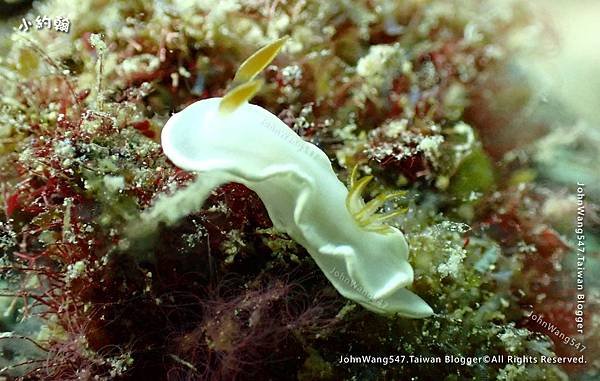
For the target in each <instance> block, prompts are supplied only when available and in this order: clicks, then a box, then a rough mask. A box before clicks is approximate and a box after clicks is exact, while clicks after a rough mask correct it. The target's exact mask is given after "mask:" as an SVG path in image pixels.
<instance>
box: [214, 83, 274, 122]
mask: <svg viewBox="0 0 600 381" xmlns="http://www.w3.org/2000/svg"><path fill="white" fill-rule="evenodd" d="M264 82H265V81H263V80H262V79H255V80H254V81H250V82H246V83H244V84H241V85H239V86H238V87H236V88H235V89H233V90H231V91H230V92H228V93H227V94H226V95H225V96H224V97H223V99H221V102H219V112H220V113H221V114H229V113H231V112H233V111H235V110H236V109H237V108H238V107H240V106H241V105H242V104H243V103H245V102H247V101H249V100H250V99H252V97H253V96H254V95H255V94H256V93H257V92H258V91H259V90H260V89H261V87H262V86H263V84H264Z"/></svg>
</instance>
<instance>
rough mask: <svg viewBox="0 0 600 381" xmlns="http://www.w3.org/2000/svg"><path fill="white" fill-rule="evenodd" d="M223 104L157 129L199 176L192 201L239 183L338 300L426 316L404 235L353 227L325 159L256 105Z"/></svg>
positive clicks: (202, 107)
mask: <svg viewBox="0 0 600 381" xmlns="http://www.w3.org/2000/svg"><path fill="white" fill-rule="evenodd" d="M221 100H222V98H210V99H205V100H201V101H198V102H196V103H193V104H192V105H190V106H188V107H187V108H185V109H184V110H182V111H181V112H179V113H177V114H174V115H173V116H172V117H171V118H170V119H169V120H168V122H167V123H166V125H165V127H164V128H163V130H162V136H161V140H162V147H163V151H164V153H165V154H166V155H167V157H169V159H170V160H171V161H172V162H173V163H174V164H175V165H177V166H178V167H180V168H182V169H185V170H189V171H196V172H200V175H199V179H198V180H197V181H198V182H199V184H200V187H199V189H201V191H199V192H198V194H197V197H202V198H203V199H202V200H201V201H202V202H203V201H204V199H206V197H208V196H209V195H210V192H211V191H212V190H213V189H214V188H215V187H217V186H219V185H221V184H225V183H228V182H237V183H241V184H244V185H245V186H247V187H248V188H250V189H252V190H253V191H254V192H256V193H257V194H258V196H259V197H260V198H261V200H262V201H263V202H264V204H265V207H266V209H267V212H268V213H269V216H270V218H271V220H272V222H273V224H274V226H275V227H276V228H277V229H278V230H280V231H283V232H286V233H287V234H288V235H289V236H290V237H292V238H293V239H294V240H295V241H296V242H298V243H299V244H300V245H302V246H303V247H304V248H305V249H306V250H307V251H308V252H309V253H310V255H311V256H312V258H313V259H314V260H315V262H316V263H317V264H318V266H319V267H320V268H321V270H322V271H323V272H324V274H325V275H326V276H327V278H328V279H329V281H330V282H331V283H332V284H333V285H334V286H335V288H336V289H337V290H338V291H339V292H340V293H341V294H342V295H343V296H344V297H346V298H348V299H351V300H353V301H355V302H357V303H359V304H361V305H363V306H364V307H366V308H367V309H369V310H372V311H374V312H378V313H398V314H400V315H403V316H407V317H425V316H429V315H431V314H432V313H433V311H432V310H431V308H430V307H429V305H427V303H425V302H424V301H423V300H422V299H421V298H419V297H418V296H417V295H415V294H414V293H412V292H410V291H409V290H407V289H406V288H405V287H406V286H408V285H410V284H411V283H412V281H413V270H412V268H411V266H410V264H409V263H408V262H407V257H408V245H407V243H406V240H405V238H404V236H403V234H402V233H401V232H400V231H399V230H398V229H395V228H393V227H390V231H388V232H387V233H385V234H384V233H379V232H371V231H368V230H365V229H364V228H363V227H361V226H360V225H359V224H357V222H356V221H355V219H354V218H353V216H352V215H351V213H350V212H349V211H348V209H347V207H346V204H345V203H346V198H347V196H348V189H347V188H346V187H345V186H344V184H343V183H342V182H341V181H340V180H338V178H337V176H336V174H335V172H334V171H333V168H332V166H331V163H330V161H329V158H328V157H327V155H326V154H325V153H324V152H323V151H321V150H320V149H319V148H318V147H316V146H315V145H313V144H311V143H309V142H306V141H304V140H303V139H302V138H300V137H299V136H298V135H296V134H295V133H294V132H293V131H292V130H291V129H290V128H289V127H288V126H287V125H285V124H284V123H283V122H282V121H281V120H279V119H278V118H277V117H276V116H275V115H273V114H271V113H270V112H269V111H267V110H265V109H263V108H262V107H259V106H256V105H252V104H249V103H244V104H242V105H241V106H239V107H238V108H237V109H235V110H234V111H233V112H230V113H226V114H224V113H222V112H220V111H219V104H220V102H221ZM202 183H204V184H206V186H205V187H202Z"/></svg>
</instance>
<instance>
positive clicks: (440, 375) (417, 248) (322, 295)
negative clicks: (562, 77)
mask: <svg viewBox="0 0 600 381" xmlns="http://www.w3.org/2000/svg"><path fill="white" fill-rule="evenodd" d="M38 15H48V16H49V17H54V16H60V15H63V16H68V17H69V18H70V20H71V29H70V32H69V33H62V32H56V31H50V30H36V29H35V28H32V29H31V30H30V31H29V32H17V31H15V32H11V34H10V35H9V37H7V38H6V39H4V40H3V41H2V44H1V45H0V50H1V51H2V53H3V54H2V59H1V61H0V77H2V86H1V87H0V94H1V96H0V103H1V105H2V112H1V113H0V205H1V206H2V208H1V209H0V288H1V295H0V308H2V315H1V318H0V329H1V330H2V332H3V333H1V334H0V349H1V350H0V352H2V358H1V359H0V378H1V377H2V376H4V375H5V374H7V375H8V377H21V378H22V379H24V380H35V379H39V380H80V379H98V380H139V379H144V380H146V379H147V380H154V379H158V380H180V379H201V380H268V379H278V380H302V381H307V380H352V379H354V380H384V379H392V380H396V379H401V380H404V379H412V380H449V381H451V380H460V379H475V380H494V379H496V380H540V379H545V380H564V379H567V378H571V379H574V380H578V379H580V380H583V379H586V377H587V379H594V377H596V375H597V373H595V372H597V367H598V366H597V365H598V364H592V361H593V358H594V357H593V353H596V352H594V351H597V343H598V342H600V340H598V337H599V331H598V326H597V322H595V321H593V320H592V319H588V320H586V331H585V336H584V337H578V336H577V332H575V331H574V330H573V327H572V325H571V322H570V321H569V319H568V317H569V316H570V311H573V309H574V304H573V301H574V300H575V299H574V297H573V295H572V292H571V291H569V290H570V289H569V288H568V287H565V285H566V284H568V282H569V279H572V278H569V277H570V276H572V274H573V273H572V269H569V268H568V266H569V250H570V247H571V244H572V242H571V241H569V236H568V234H569V228H568V227H567V228H565V227H564V226H562V225H561V224H556V223H555V221H556V220H557V218H556V216H557V215H558V216H564V215H565V213H566V212H565V210H567V209H568V207H566V206H565V205H571V204H572V203H571V202H570V198H569V197H567V194H568V192H567V191H565V189H564V188H563V186H564V185H561V184H557V183H554V182H552V181H545V182H544V183H543V184H542V183H541V182H538V181H537V180H536V179H535V174H536V173H538V174H539V176H540V177H542V178H544V177H543V176H545V174H544V172H543V168H545V167H548V166H549V165H550V164H549V163H548V162H547V160H542V159H543V158H542V157H538V156H539V155H538V153H543V151H542V150H537V148H534V147H536V146H537V145H538V144H542V143H541V142H542V141H540V142H536V144H535V145H531V143H532V142H533V140H534V139H533V138H534V137H539V136H543V135H545V134H547V132H548V130H549V127H551V126H553V125H554V124H555V123H557V122H556V121H554V120H549V119H544V118H542V117H537V116H536V117H533V116H532V115H531V113H528V110H527V109H526V105H527V104H528V101H529V99H530V98H531V97H532V96H534V94H535V89H533V88H531V87H530V86H529V84H528V83H527V81H524V80H523V79H522V78H520V77H518V76H517V74H518V68H515V66H514V64H513V62H512V60H511V57H512V56H513V55H515V54H517V53H518V51H519V49H521V47H520V46H519V45H517V42H519V39H518V38H516V36H519V35H520V34H522V33H524V32H525V31H531V30H534V29H535V28H531V25H534V26H535V21H534V20H535V15H534V14H532V13H531V12H530V11H528V9H527V7H525V6H524V4H523V2H521V1H491V0H452V1H442V0H407V1H402V2H397V1H391V0H377V1H363V0H359V1H352V2H349V1H343V0H339V1H338V0H334V1H314V0H307V1H304V0H302V1H295V0H291V1H274V2H271V1H243V0H240V1H238V0H226V1H210V0H208V1H171V0H165V1H127V2H124V1H112V0H84V1H79V2H72V1H66V0H50V1H46V2H35V3H34V5H33V8H32V9H31V11H30V12H29V13H28V14H26V15H22V16H18V17H16V18H13V19H10V22H13V21H14V25H18V24H19V23H20V21H21V17H26V18H30V19H35V17H36V16H38ZM532 23H533V24H532ZM285 35H288V36H289V39H288V40H287V42H286V44H285V46H283V45H282V46H280V47H281V48H282V49H281V52H280V53H279V54H278V55H277V57H275V58H274V60H273V61H272V62H271V63H268V64H267V62H268V61H270V59H265V60H259V61H260V62H262V63H263V64H265V65H266V67H264V68H263V67H260V69H264V70H263V73H264V75H262V76H261V77H262V78H261V79H256V77H255V74H256V73H257V72H258V71H259V70H258V69H259V68H258V66H264V65H258V66H253V65H250V66H245V65H244V66H242V68H241V69H240V70H239V72H238V73H239V74H238V75H237V77H236V74H235V72H236V68H237V67H238V66H239V64H240V62H243V61H244V59H245V58H246V57H248V56H250V55H251V54H252V53H253V52H256V51H257V50H258V49H259V48H260V47H262V46H265V45H267V44H269V42H271V41H275V40H277V39H278V38H279V37H281V36H285ZM521 40H522V39H521ZM282 41H283V40H282ZM275 47H277V46H275ZM276 50H277V49H273V50H272V51H266V53H265V57H266V58H270V56H272V55H274V52H275V51H276ZM262 52H263V53H264V52H265V51H262ZM263 58H264V57H263ZM254 93H255V94H254ZM227 94H234V95H236V96H231V95H230V96H229V97H228V98H227V99H228V100H229V102H226V103H225V104H224V105H222V110H221V112H223V113H224V114H222V115H227V112H229V114H228V116H219V115H220V114H219V113H220V111H219V108H220V104H221V103H220V101H219V100H220V99H223V98H224V97H227ZM252 94H254V97H253V100H252V103H253V104H254V105H248V104H244V105H242V106H240V107H239V108H237V109H236V106H237V105H239V100H240V99H246V98H247V97H248V96H250V95H252ZM234 110H235V111H234ZM266 110H268V112H267V111H266ZM209 111H210V112H209ZM211 112H214V113H215V114H214V115H213V116H211V115H210V113H211ZM196 113H198V114H196ZM173 114H174V116H172V115H173ZM196 115H199V117H201V118H206V119H210V118H211V117H215V118H216V119H215V120H219V123H218V125H214V126H213V125H210V123H202V120H199V119H195V118H198V117H197V116H196ZM215 115H216V116H215ZM257 116H260V117H264V118H265V119H266V120H267V121H269V122H272V123H273V124H274V127H273V129H272V130H269V129H268V128H265V129H264V130H260V129H257V128H255V127H256V126H255V125H254V124H253V123H246V122H249V121H252V122H260V121H261V120H260V119H256V118H257ZM228 117H229V118H230V119H229V120H230V121H231V123H229V122H225V123H222V124H221V123H220V121H222V120H227V118H228ZM242 122H243V123H242ZM244 123H246V127H247V128H246V129H244V128H243V127H244V126H243V124H244ZM165 125H166V127H164V129H163V126H165ZM188 127H189V131H190V133H192V134H193V136H199V135H200V134H202V138H203V139H194V138H193V137H192V138H189V136H187V135H185V134H183V135H181V134H179V132H181V131H183V130H185V132H186V133H187V132H188ZM192 127H193V128H192ZM180 129H181V131H180ZM204 129H206V131H205V130H204ZM269 131H270V132H269ZM213 134H214V135H213ZM217 138H219V139H220V140H219V141H217V140H216V139H217ZM210 139H213V140H212V141H211V140H210ZM163 147H164V151H163ZM185 147H187V148H185ZM211 147H219V148H220V149H222V150H224V151H223V152H234V151H235V156H234V157H232V156H223V155H222V154H220V153H219V152H216V150H215V148H211ZM232 147H234V148H235V150H234V149H232ZM290 147H292V149H291V150H290ZM294 147H295V148H294ZM184 148H185V149H184ZM532 151H533V152H534V153H535V154H534V155H533V158H532V160H529V159H528V158H527V156H528V154H529V153H531V152H532ZM240 152H241V153H243V155H240ZM569 157H570V156H569ZM210 158H219V159H220V160H222V161H221V162H220V163H217V162H211V161H210ZM273 159H276V160H273ZM269 160H270V162H269V166H267V168H274V167H277V166H279V167H281V166H282V164H277V163H285V164H284V166H288V168H289V167H290V166H292V167H293V166H295V168H294V170H293V171H287V170H286V171H281V173H288V172H289V173H295V174H299V175H301V176H302V180H300V179H299V180H297V181H296V180H293V179H292V180H290V179H285V180H284V178H283V177H282V178H281V179H278V180H277V181H278V183H277V184H276V186H275V185H271V184H274V183H268V185H265V186H264V187H261V186H260V185H258V184H259V183H258V182H256V181H254V180H257V179H256V178H250V177H251V176H249V175H250V174H252V175H255V174H262V172H261V171H260V170H259V168H253V166H258V165H259V164H260V163H264V161H269ZM242 161H243V162H242ZM541 162H543V163H544V165H543V166H542V165H538V163H541ZM200 164H202V166H201V165H200ZM229 164H231V165H229ZM225 167H227V169H228V170H230V172H232V173H233V174H235V176H229V175H227V176H224V175H223V177H217V178H214V177H213V179H212V180H211V174H210V173H209V172H210V170H211V169H213V168H219V169H223V168H225ZM181 168H184V169H188V170H190V171H186V170H182V169H181ZM233 168H242V169H243V171H238V172H237V173H235V172H234V171H233ZM250 169H252V171H250ZM254 169H256V170H254ZM196 171H200V173H196ZM220 173H221V174H222V173H223V172H220ZM556 175H557V174H556V173H554V172H553V173H551V174H550V175H548V177H547V178H549V179H553V178H557V177H556ZM304 179H306V180H304ZM338 179H339V180H338ZM317 180H318V181H317ZM211 181H212V183H210V182H211ZM230 181H233V182H230ZM342 181H346V183H347V184H346V185H344V184H343V183H342ZM321 182H323V185H322V186H321V185H318V184H321ZM313 183H314V185H312V184H313ZM244 184H245V185H244ZM265 184H267V183H265ZM307 184H310V186H307ZM246 185H247V186H246ZM303 188H306V189H308V190H311V191H316V192H318V194H319V197H317V198H316V199H315V198H312V197H310V200H311V202H307V203H305V204H304V205H305V206H306V207H307V208H314V210H310V211H309V212H310V214H311V215H312V216H315V221H312V220H311V221H310V223H309V224H308V225H306V226H301V227H300V226H299V225H302V224H303V223H304V221H305V220H303V218H301V217H302V216H298V218H295V217H296V216H294V211H295V210H301V209H296V208H295V206H296V205H299V203H298V200H300V201H301V199H298V198H297V197H296V196H299V195H302V190H303ZM211 191H212V192H211ZM198 192H202V193H203V194H204V196H205V197H200V196H201V195H199V194H198ZM306 195H307V196H306V197H308V195H309V194H308V193H306ZM205 198H206V199H205ZM276 201H277V202H276ZM587 202H588V203H589V205H590V207H589V210H594V204H595V203H597V199H596V198H593V197H590V198H589V199H588V200H587ZM316 217H319V218H316ZM321 217H322V218H321ZM316 220H320V221H316ZM563 220H564V218H563ZM306 221H308V220H306ZM327 221H329V223H324V222H327ZM563 222H564V221H563ZM337 225H340V226H337ZM348 227H351V230H349V231H352V232H356V234H355V235H354V234H351V237H347V236H346V235H344V236H343V237H340V236H338V234H339V232H345V231H346V229H348ZM311 228H312V229H314V231H310V229H311ZM587 228H588V229H589V231H590V232H594V231H597V230H598V225H597V222H594V220H593V219H591V221H590V222H589V223H588V224H587ZM400 232H402V233H400ZM590 235H591V234H590ZM361 237H366V238H364V239H361ZM321 239H322V242H319V240H321ZM386 240H389V245H392V247H391V248H390V249H389V250H386V249H385V245H386V242H385V241H386ZM405 240H406V244H407V245H405ZM332 242H333V243H335V244H338V243H339V244H340V245H339V246H336V245H333V246H330V247H331V249H332V251H335V250H339V249H340V248H342V249H341V250H342V252H343V253H342V254H343V255H348V254H349V253H350V249H352V248H354V249H356V248H360V249H357V250H356V252H357V253H360V255H361V256H360V257H359V256H358V255H357V256H356V258H358V262H356V263H357V264H358V265H359V267H360V268H356V272H354V270H353V269H351V270H352V272H351V271H349V272H348V279H349V280H356V281H357V284H361V285H362V286H364V287H365V289H367V290H369V292H373V293H374V295H375V294H377V293H378V292H379V291H380V290H385V289H386V286H385V285H383V284H379V283H377V282H373V281H372V280H373V279H379V278H374V277H372V275H373V274H374V273H376V272H378V271H380V269H381V268H383V270H381V271H382V272H383V273H384V274H386V277H383V278H381V279H389V278H390V277H393V275H394V274H396V273H395V272H394V271H395V270H394V269H393V268H392V267H394V268H396V266H399V267H400V268H401V269H402V270H401V271H400V272H399V273H400V275H401V279H400V281H397V282H392V283H393V287H390V288H388V290H389V291H390V292H391V291H392V290H393V291H394V292H400V293H407V292H408V291H407V290H406V289H404V288H402V287H400V288H398V286H400V285H402V286H408V285H410V288H411V291H412V292H414V293H415V294H416V295H419V297H420V298H422V299H423V302H421V303H422V304H421V307H423V308H424V307H425V306H427V305H429V306H431V309H432V310H433V311H435V314H434V315H432V316H430V317H427V318H424V319H407V318H405V317H403V316H398V315H397V314H379V313H373V312H372V311H370V310H369V309H368V308H371V309H376V310H377V305H376V304H374V303H371V302H370V301H369V300H368V298H369V297H370V296H366V295H362V294H361V293H360V292H359V291H358V290H353V289H351V288H349V286H348V285H344V284H340V282H341V280H336V279H335V276H334V275H332V274H331V273H330V272H329V269H328V267H327V266H328V264H326V265H325V268H324V270H325V271H321V269H320V267H319V266H320V265H323V264H324V263H325V262H322V261H323V260H324V259H322V258H327V257H326V256H324V255H322V254H321V252H320V251H319V250H321V248H327V247H328V244H331V243H332ZM347 242H351V243H352V244H351V245H347V246H348V247H347V248H344V246H343V244H344V243H347ZM589 242H592V240H590V241H589ZM371 245H373V246H374V247H375V246H377V248H379V249H381V252H377V251H372V250H373V248H371V247H370V246H371ZM333 249H335V250H333ZM393 253H396V256H393V255H391V254H393ZM363 254H365V255H363ZM313 257H314V258H313ZM595 257H597V248H594V247H593V245H592V244H591V243H590V248H589V254H588V260H589V261H593V260H594V258H595ZM392 258H393V259H392ZM319 261H321V262H319ZM382 261H385V262H382ZM334 265H335V266H336V269H338V271H339V273H340V274H343V275H345V273H344V272H343V271H344V269H345V268H344V266H345V263H344V260H340V262H339V263H337V262H336V263H334ZM569 271H571V272H569ZM365 274H366V275H365ZM413 275H414V276H413ZM328 277H329V278H328ZM332 277H333V278H332ZM411 280H412V284H411ZM392 283H390V284H392ZM588 289H589V292H594V291H593V288H592V287H591V286H590V287H589V288H588ZM557 290H560V291H557ZM338 291H341V292H342V294H345V295H347V296H349V298H345V297H344V296H343V295H341V294H340V293H339V292H338ZM391 295H394V294H393V293H390V294H388V295H387V296H388V297H391ZM405 295H406V294H405ZM590 295H591V296H590V297H589V298H588V300H587V302H586V313H589V314H592V313H594V312H596V313H597V310H598V304H597V300H598V298H593V297H592V296H593V294H590ZM375 296H384V297H385V296H386V294H385V292H382V293H381V294H380V295H375ZM384 299H385V298H384ZM354 301H357V302H358V304H357V303H355V302H354ZM425 303H426V304H425ZM363 306H365V307H367V309H365V308H363ZM390 306H393V307H394V308H392V309H393V310H395V311H397V312H405V314H408V315H415V310H414V309H412V310H404V311H402V309H401V307H402V306H407V305H405V304H403V303H398V304H395V303H390ZM531 311H535V312H536V313H539V314H541V315H543V316H544V319H546V320H548V321H550V322H552V323H553V324H555V325H556V326H557V327H558V328H559V329H560V330H561V331H562V332H564V333H566V334H567V335H570V336H573V337H577V338H578V340H579V339H581V340H583V341H584V342H585V343H586V345H588V348H587V349H586V352H585V355H586V358H587V359H588V364H587V365H586V366H585V367H580V366H575V365H574V366H572V367H566V366H560V365H558V364H546V363H539V362H538V363H536V364H507V363H489V364H485V365H484V364H475V365H473V366H464V365H461V364H459V363H448V364H445V365H444V366H440V365H439V364H424V363H423V364H415V363H412V364H408V363H404V364H388V365H387V366H384V365H382V364H370V365H368V366H366V365H365V364H344V363H340V361H339V359H340V356H346V355H363V354H370V355H381V356H389V355H390V354H393V355H396V354H397V355H399V356H406V357H407V358H408V357H410V356H417V357H418V356H421V357H428V358H434V357H438V356H442V357H443V356H445V355H457V356H458V355H462V356H465V357H478V356H479V357H480V356H484V355H494V354H504V355H511V356H515V357H519V358H523V357H527V356H533V357H536V356H537V357H539V356H540V355H548V356H552V355H553V354H562V355H566V354H576V355H579V352H578V350H579V349H578V348H575V347H573V346H570V345H567V344H565V343H564V342H562V341H561V340H559V339H557V337H555V335H552V334H550V333H548V332H547V331H546V330H545V329H544V328H543V327H541V326H540V325H539V324H535V323H534V322H532V320H531V319H528V316H529V314H530V313H531ZM420 312H421V313H420V315H425V313H423V312H425V311H424V309H421V310H420ZM427 312H428V311H427Z"/></svg>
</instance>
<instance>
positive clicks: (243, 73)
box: [233, 36, 288, 83]
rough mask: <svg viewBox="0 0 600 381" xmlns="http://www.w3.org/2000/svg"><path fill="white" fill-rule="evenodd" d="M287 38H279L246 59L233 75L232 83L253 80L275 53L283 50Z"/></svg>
mask: <svg viewBox="0 0 600 381" xmlns="http://www.w3.org/2000/svg"><path fill="white" fill-rule="evenodd" d="M287 39H288V37H287V36H285V37H281V38H279V39H277V40H275V41H273V42H271V43H270V44H268V45H265V46H263V47H262V48H260V49H259V50H257V51H256V52H255V53H254V54H252V55H251V56H250V57H248V58H247V59H246V61H244V62H243V63H242V64H241V65H240V68H239V69H238V71H237V73H235V77H234V78H233V82H234V83H242V82H248V81H251V80H253V79H254V77H256V75H257V74H258V73H260V72H261V71H262V70H263V69H264V68H266V67H267V65H268V64H270V63H271V61H273V59H274V58H275V56H277V53H279V51H280V50H281V48H283V45H284V44H285V42H286V41H287Z"/></svg>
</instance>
